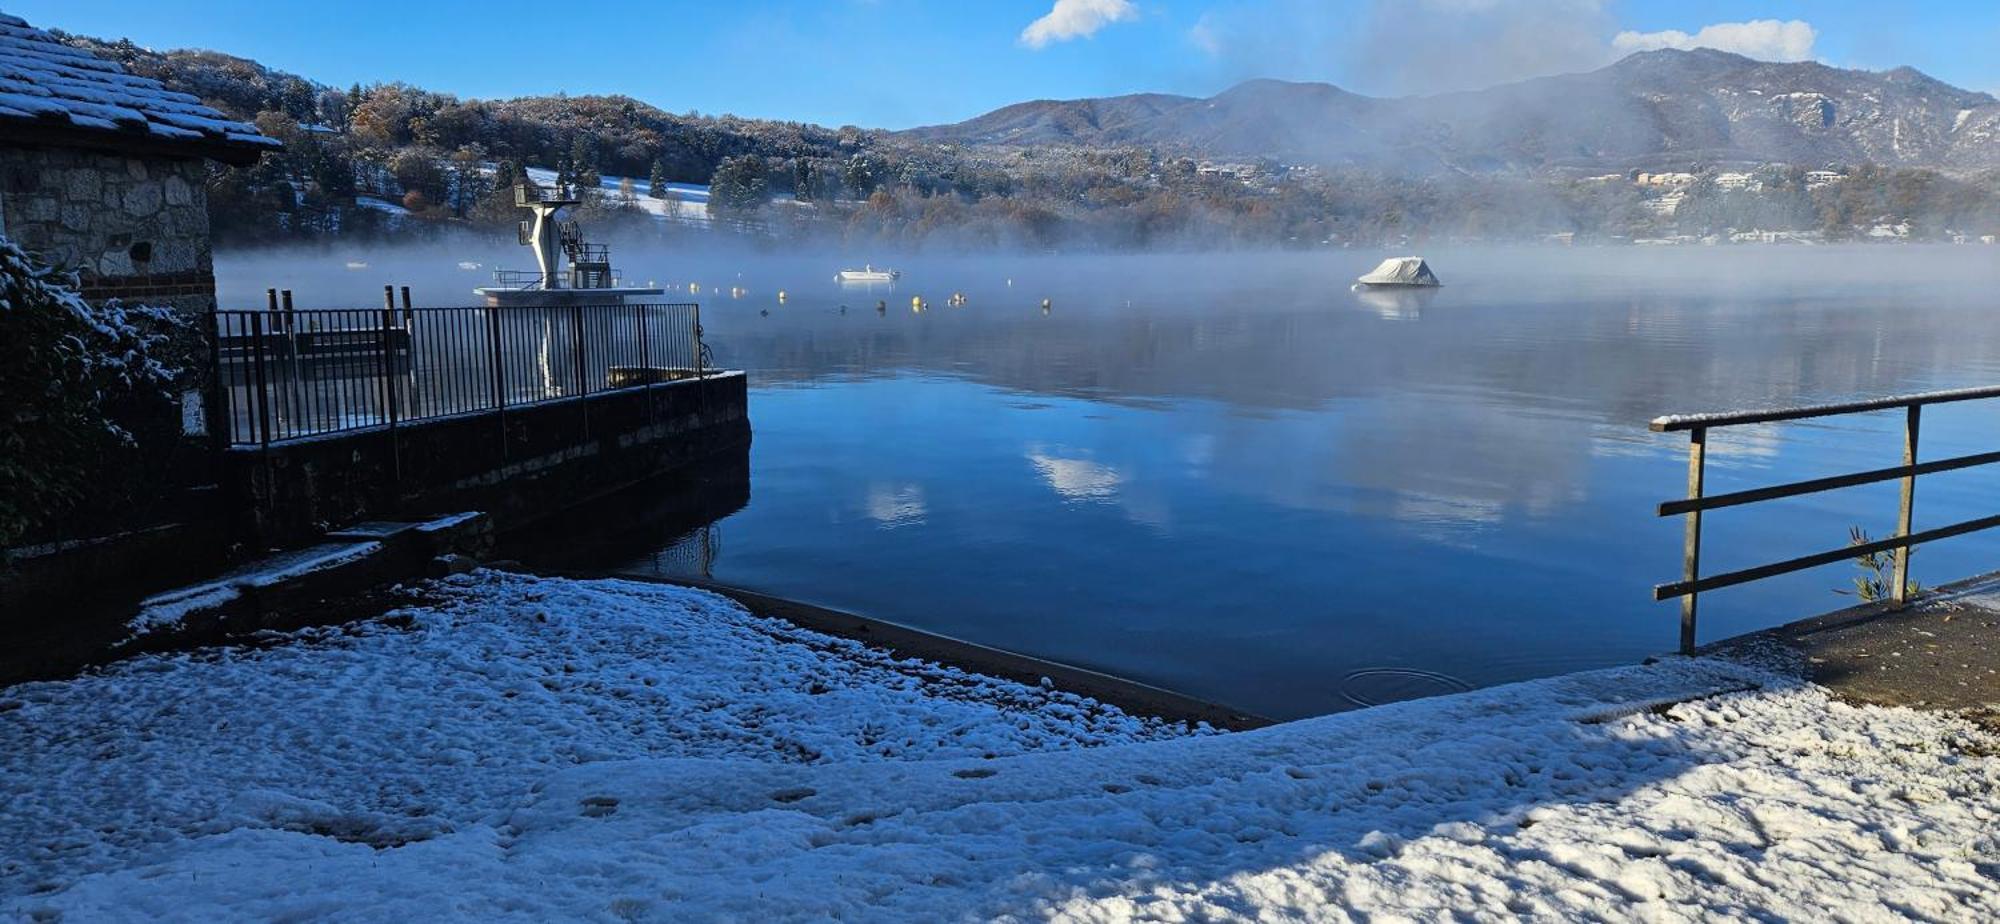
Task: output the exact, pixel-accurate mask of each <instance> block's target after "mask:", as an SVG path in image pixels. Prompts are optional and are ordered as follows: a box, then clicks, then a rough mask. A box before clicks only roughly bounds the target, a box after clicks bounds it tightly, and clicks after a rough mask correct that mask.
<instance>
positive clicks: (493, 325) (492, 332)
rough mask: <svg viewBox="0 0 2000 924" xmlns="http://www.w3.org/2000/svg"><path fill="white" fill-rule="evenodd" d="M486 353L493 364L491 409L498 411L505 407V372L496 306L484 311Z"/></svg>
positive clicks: (498, 315) (498, 314)
mask: <svg viewBox="0 0 2000 924" xmlns="http://www.w3.org/2000/svg"><path fill="white" fill-rule="evenodd" d="M486 352H487V354H488V358H489V361H490V362H491V363H492V364H493V407H494V409H495V410H499V409H502V408H505V407H506V406H507V374H506V373H507V370H506V366H505V364H504V363H502V362H501V359H500V308H499V306H497V305H494V306H488V307H487V309H486Z"/></svg>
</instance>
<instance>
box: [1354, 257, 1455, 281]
mask: <svg viewBox="0 0 2000 924" xmlns="http://www.w3.org/2000/svg"><path fill="white" fill-rule="evenodd" d="M1354 283H1355V285H1358V286H1435V285H1438V284H1439V283H1438V278H1437V274H1435V273H1432V272H1431V267H1430V264H1428V263H1425V262H1424V258H1423V257H1390V258H1389V259H1387V260H1383V261H1382V265H1381V266H1378V267H1375V268H1374V269H1372V270H1370V271H1369V272H1368V275H1366V276H1362V277H1361V278H1359V279H1356V280H1354Z"/></svg>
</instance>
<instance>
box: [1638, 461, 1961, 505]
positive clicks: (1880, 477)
mask: <svg viewBox="0 0 2000 924" xmlns="http://www.w3.org/2000/svg"><path fill="white" fill-rule="evenodd" d="M1995 462H2000V452H1977V453H1973V454H1972V455H1969V456H1954V457H1952V458H1949V459H1938V460H1937V461H1934V462H1924V463H1921V464H1918V465H1892V466H1890V467H1888V468H1878V469H1873V470H1871V471H1866V472H1856V473H1854V474H1852V475H1833V476H1830V477H1827V478H1813V479H1810V480H1807V481H1794V482H1792V483H1790V484H1781V485H1774V486H1772V487H1768V488H1752V489H1750V490H1747V491H1735V492H1732V493H1729V494H1712V495H1709V496H1707V497H1701V498H1693V497H1690V498H1682V499H1677V500H1670V501H1665V502H1663V503H1661V504H1660V507H1659V510H1660V516H1663V517H1671V516H1679V515H1680V514H1683V513H1692V512H1694V511H1697V510H1716V509H1719V508H1722V507H1734V506H1736V505H1738V504H1753V503H1756V502H1758V501H1767V500H1777V499H1779V498H1784V497H1797V496H1799V495H1801V494H1814V493H1818V492H1820V491H1832V490H1835V489H1838V488H1852V487H1856V486H1859V485H1864V484H1875V483H1877V482H1882V481H1894V480H1896V479H1898V478H1904V477H1913V476H1916V475H1930V474H1934V473H1937V472H1949V471H1954V470H1957V469H1961V468H1971V467H1973V466H1975V465H1991V464H1992V463H1995Z"/></svg>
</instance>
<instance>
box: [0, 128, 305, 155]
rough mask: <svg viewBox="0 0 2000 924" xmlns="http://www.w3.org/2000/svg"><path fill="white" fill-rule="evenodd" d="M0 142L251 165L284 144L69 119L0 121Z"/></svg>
mask: <svg viewBox="0 0 2000 924" xmlns="http://www.w3.org/2000/svg"><path fill="white" fill-rule="evenodd" d="M0 145H15V146H35V147H64V148H83V149H87V150H93V151H103V152H105V153H109V154H124V155H129V156H134V157H167V158H180V159H190V158H195V159H202V160H213V161H217V162H220V163H224V164H228V165H230V166H233V167H248V166H250V165H252V164H255V163H256V162H257V159H258V158H260V157H262V156H264V154H265V152H267V151H280V150H283V149H284V148H283V146H282V145H257V144H241V143H230V142H224V141H216V140H212V139H207V138H166V137H162V136H160V135H156V134H153V133H151V132H148V131H138V130H134V131H129V132H128V131H106V130H103V129H92V128H78V127H76V126H74V125H70V124H68V123H66V122H54V121H43V120H36V119H7V120H0Z"/></svg>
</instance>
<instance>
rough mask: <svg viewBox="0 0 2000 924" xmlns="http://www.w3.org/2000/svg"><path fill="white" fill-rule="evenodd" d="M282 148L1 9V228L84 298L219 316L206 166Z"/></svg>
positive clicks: (247, 127) (252, 129) (250, 158)
mask: <svg viewBox="0 0 2000 924" xmlns="http://www.w3.org/2000/svg"><path fill="white" fill-rule="evenodd" d="M278 147H279V144H278V142H277V141H276V140H274V139H272V138H268V137H265V136H264V135H262V134H260V133H259V132H258V131H257V129H256V127H255V126H252V125H248V124H245V123H242V122H235V121H231V120H229V119H228V118H227V117H225V116H224V115H223V114H222V113H220V112H217V111H216V110H214V109H212V108H210V107H208V106H205V105H203V104H202V102H201V101H200V100H199V99H196V98H195V97H193V96H190V95H188V94H186V93H181V92H177V91H174V90H171V89H168V88H167V87H166V86H164V85H162V84H161V83H160V82H159V81H157V80H153V79H151V78H147V77H140V76H137V75H135V74H131V73H129V72H127V71H126V70H125V68H124V67H122V66H121V65H119V64H118V63H117V62H115V61H107V60H105V59H103V58H99V57H97V56H95V55H92V54H90V53H89V52H87V51H84V50H82V49H78V48H72V47H70V46H68V45H65V44H63V43H62V42H61V41H59V40H58V39H56V38H55V37H54V36H52V35H50V34H48V33H47V32H44V31H42V30H40V29H37V28H35V27H33V26H30V25H28V24H27V23H26V22H24V21H22V20H20V19H18V18H16V17H13V16H9V15H6V14H4V13H0V233H4V234H5V235H6V236H8V237H9V238H12V239H13V240H14V242H15V243H17V244H19V245H21V247H22V248H23V249H24V250H27V251H28V252H29V253H32V254H35V255H36V256H37V257H39V258H41V259H42V260H44V261H46V262H47V263H49V264H51V265H54V266H58V267H62V268H65V269H73V270H75V271H77V273H78V275H79V276H80V277H81V279H82V282H83V294H84V297H86V298H89V299H92V300H99V299H107V298H122V299H128V300H133V301H144V302H145V303H147V304H152V305H162V306H171V307H174V308H177V309H180V310H183V311H189V312H200V311H208V310H212V309H213V308H214V307H215V271H214V263H213V258H212V255H211V253H210V249H209V231H208V200H207V193H206V188H205V183H206V180H207V176H208V166H207V162H208V161H219V162H221V163H225V164H234V165H239V166H241V165H248V164H252V163H255V162H256V160H257V158H258V157H260V156H261V155H263V154H264V152H266V151H270V150H274V149H276V148H278Z"/></svg>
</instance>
